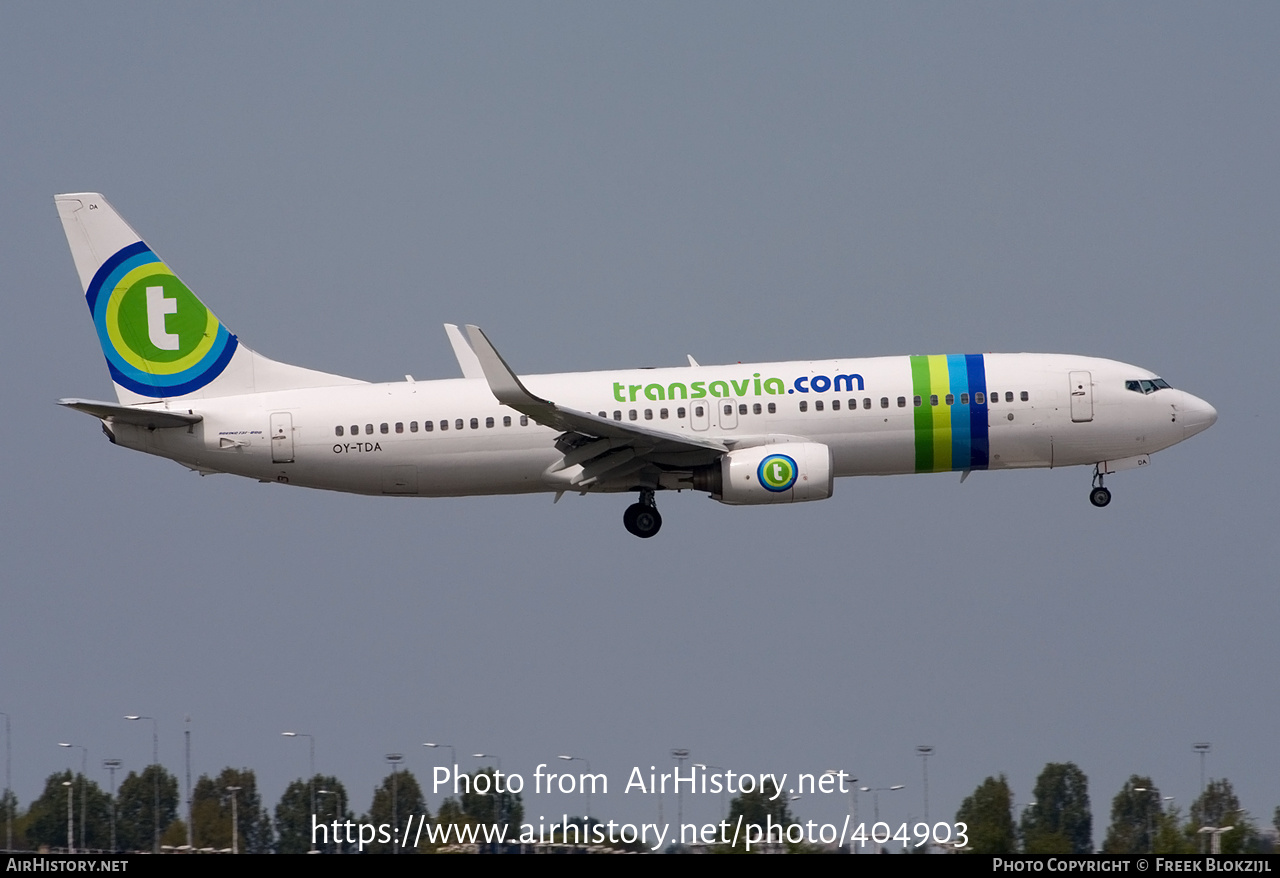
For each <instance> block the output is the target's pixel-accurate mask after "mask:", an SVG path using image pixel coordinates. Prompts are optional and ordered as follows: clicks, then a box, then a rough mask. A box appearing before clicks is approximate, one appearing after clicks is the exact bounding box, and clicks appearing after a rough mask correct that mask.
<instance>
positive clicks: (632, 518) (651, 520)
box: [622, 495, 662, 540]
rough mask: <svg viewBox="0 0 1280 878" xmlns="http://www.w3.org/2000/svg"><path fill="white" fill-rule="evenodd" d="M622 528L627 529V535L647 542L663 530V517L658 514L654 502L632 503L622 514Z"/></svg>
mask: <svg viewBox="0 0 1280 878" xmlns="http://www.w3.org/2000/svg"><path fill="white" fill-rule="evenodd" d="M650 496H651V497H652V495H650ZM622 526H623V527H625V528H626V529H627V533H629V534H633V535H635V536H638V537H640V539H642V540H647V539H649V537H651V536H654V535H655V534H657V533H658V531H659V530H661V529H662V516H661V515H659V514H658V510H657V508H656V507H655V506H654V505H653V503H652V500H650V502H649V503H643V502H642V503H632V504H631V505H630V506H628V507H627V511H626V512H624V513H623V514H622Z"/></svg>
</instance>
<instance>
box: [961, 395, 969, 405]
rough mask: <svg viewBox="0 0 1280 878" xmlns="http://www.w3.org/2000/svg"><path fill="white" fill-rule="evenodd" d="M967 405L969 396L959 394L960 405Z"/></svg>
mask: <svg viewBox="0 0 1280 878" xmlns="http://www.w3.org/2000/svg"><path fill="white" fill-rule="evenodd" d="M968 404H969V394H967V393H962V394H960V405H968Z"/></svg>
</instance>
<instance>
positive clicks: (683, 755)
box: [671, 747, 689, 826]
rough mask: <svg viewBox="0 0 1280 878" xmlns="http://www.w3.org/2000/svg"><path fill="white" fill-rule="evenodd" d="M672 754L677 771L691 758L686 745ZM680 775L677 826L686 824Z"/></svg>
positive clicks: (677, 783) (677, 794) (677, 795)
mask: <svg viewBox="0 0 1280 878" xmlns="http://www.w3.org/2000/svg"><path fill="white" fill-rule="evenodd" d="M671 756H672V758H673V759H675V761H676V766H677V767H676V771H677V772H679V771H680V769H682V768H684V761H685V760H686V759H688V758H689V751H688V750H686V749H685V748H684V747H677V748H675V749H674V750H672V751H671ZM679 776H680V775H679V774H678V773H677V775H676V777H677V782H676V826H684V790H682V789H680V783H679V781H678V778H679Z"/></svg>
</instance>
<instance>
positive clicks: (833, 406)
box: [831, 399, 840, 412]
mask: <svg viewBox="0 0 1280 878" xmlns="http://www.w3.org/2000/svg"><path fill="white" fill-rule="evenodd" d="M831 410H832V411H833V412H838V411H840V400H838V399H833V400H831Z"/></svg>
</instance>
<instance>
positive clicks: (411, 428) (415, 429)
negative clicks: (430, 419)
mask: <svg viewBox="0 0 1280 878" xmlns="http://www.w3.org/2000/svg"><path fill="white" fill-rule="evenodd" d="M409 432H410V433H416V432H418V422H417V421H410V422H409Z"/></svg>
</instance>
